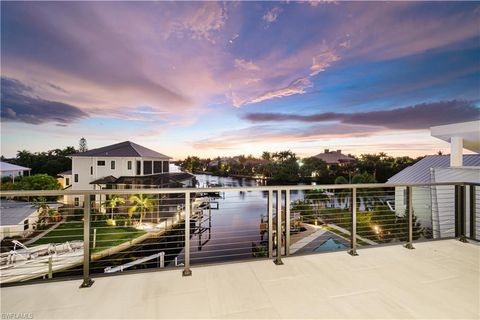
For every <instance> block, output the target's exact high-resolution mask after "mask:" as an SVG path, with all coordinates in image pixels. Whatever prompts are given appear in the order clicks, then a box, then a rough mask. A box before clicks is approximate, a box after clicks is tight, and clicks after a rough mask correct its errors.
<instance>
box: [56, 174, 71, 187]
mask: <svg viewBox="0 0 480 320" xmlns="http://www.w3.org/2000/svg"><path fill="white" fill-rule="evenodd" d="M57 181H58V183H59V184H60V185H61V186H62V189H68V188H70V187H71V186H72V170H68V171H64V172H61V173H59V174H57Z"/></svg>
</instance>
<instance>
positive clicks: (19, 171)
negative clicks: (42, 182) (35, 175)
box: [0, 161, 32, 181]
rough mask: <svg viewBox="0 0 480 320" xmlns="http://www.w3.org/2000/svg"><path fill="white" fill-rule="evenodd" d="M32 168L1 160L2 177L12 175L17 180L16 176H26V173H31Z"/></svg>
mask: <svg viewBox="0 0 480 320" xmlns="http://www.w3.org/2000/svg"><path fill="white" fill-rule="evenodd" d="M31 170H32V169H30V168H27V167H22V166H17V165H16V164H11V163H8V162H3V161H0V175H1V177H2V178H4V177H10V178H11V179H12V180H13V181H15V178H16V177H21V176H24V175H25V173H27V174H28V175H30V171H31Z"/></svg>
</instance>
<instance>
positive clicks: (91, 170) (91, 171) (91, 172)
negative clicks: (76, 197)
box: [90, 166, 93, 176]
mask: <svg viewBox="0 0 480 320" xmlns="http://www.w3.org/2000/svg"><path fill="white" fill-rule="evenodd" d="M90 174H91V175H92V176H93V166H91V167H90Z"/></svg>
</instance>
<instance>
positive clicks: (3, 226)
mask: <svg viewBox="0 0 480 320" xmlns="http://www.w3.org/2000/svg"><path fill="white" fill-rule="evenodd" d="M0 211H1V215H0V240H2V239H3V238H5V237H13V236H25V235H27V234H28V233H30V232H33V230H34V228H35V223H36V222H37V221H38V215H39V210H38V208H37V207H36V206H34V205H32V204H31V203H28V202H20V201H13V200H4V199H2V201H1V202H0Z"/></svg>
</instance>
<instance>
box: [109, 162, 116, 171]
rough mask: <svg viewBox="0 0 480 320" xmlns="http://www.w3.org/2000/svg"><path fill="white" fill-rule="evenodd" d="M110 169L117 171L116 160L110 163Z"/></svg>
mask: <svg viewBox="0 0 480 320" xmlns="http://www.w3.org/2000/svg"><path fill="white" fill-rule="evenodd" d="M110 169H112V170H115V160H112V161H110Z"/></svg>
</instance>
